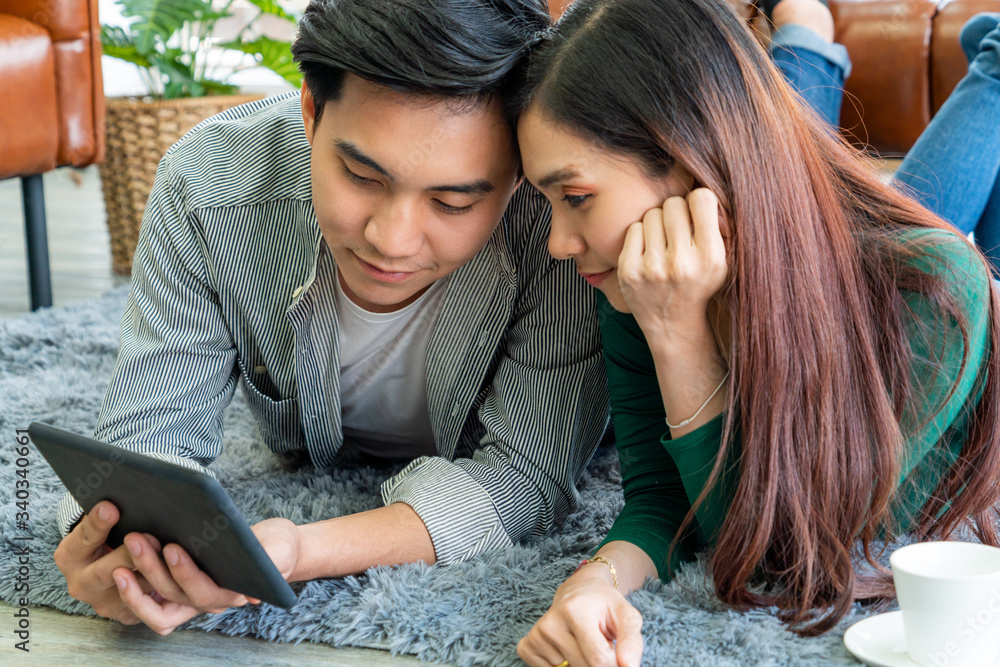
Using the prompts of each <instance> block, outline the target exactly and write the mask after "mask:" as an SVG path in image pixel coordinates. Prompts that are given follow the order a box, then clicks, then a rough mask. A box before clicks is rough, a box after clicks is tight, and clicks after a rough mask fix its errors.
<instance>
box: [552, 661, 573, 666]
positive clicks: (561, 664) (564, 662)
mask: <svg viewBox="0 0 1000 667" xmlns="http://www.w3.org/2000/svg"><path fill="white" fill-rule="evenodd" d="M552 667H569V660H563V661H562V662H560V663H559V664H558V665H552Z"/></svg>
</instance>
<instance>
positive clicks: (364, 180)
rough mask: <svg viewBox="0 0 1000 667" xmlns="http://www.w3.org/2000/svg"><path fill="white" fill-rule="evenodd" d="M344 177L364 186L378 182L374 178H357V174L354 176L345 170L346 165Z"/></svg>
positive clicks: (348, 170) (351, 172)
mask: <svg viewBox="0 0 1000 667" xmlns="http://www.w3.org/2000/svg"><path fill="white" fill-rule="evenodd" d="M344 175H345V176H347V178H349V179H351V180H352V181H354V182H355V183H361V184H364V185H370V184H372V183H377V182H378V181H376V180H375V179H374V178H365V177H364V176H359V175H358V174H355V173H354V172H353V171H351V170H350V169H348V168H347V165H346V164H345V165H344Z"/></svg>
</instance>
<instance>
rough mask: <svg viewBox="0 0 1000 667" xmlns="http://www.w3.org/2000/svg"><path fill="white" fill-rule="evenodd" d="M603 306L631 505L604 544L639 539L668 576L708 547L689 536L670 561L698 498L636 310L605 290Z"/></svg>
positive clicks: (610, 378) (599, 298) (616, 419)
mask: <svg viewBox="0 0 1000 667" xmlns="http://www.w3.org/2000/svg"><path fill="white" fill-rule="evenodd" d="M597 304H598V313H599V319H600V323H601V337H602V341H603V345H604V361H605V364H606V366H607V370H608V390H609V392H610V395H611V419H612V422H613V424H614V431H615V441H616V446H617V448H618V458H619V461H620V462H621V471H622V488H623V491H624V494H625V507H624V508H623V509H622V511H621V513H620V514H619V515H618V518H617V519H616V520H615V523H614V525H613V526H612V527H611V530H610V531H609V532H608V535H607V537H606V538H605V540H604V541H603V542H602V543H601V546H603V545H604V544H606V543H608V542H612V541H616V540H623V541H625V542H630V543H632V544H634V545H636V546H637V547H639V548H640V549H642V550H643V551H644V552H645V553H646V554H647V555H648V556H649V557H650V559H652V561H653V562H654V563H655V564H656V568H657V572H658V574H659V576H660V578H661V579H664V580H666V579H669V578H670V577H671V576H672V575H673V574H674V573H676V570H677V567H678V565H679V564H680V563H681V562H683V561H688V560H692V559H693V558H694V553H695V551H696V550H697V549H698V548H699V547H700V546H702V545H701V544H700V543H699V541H698V540H697V539H695V537H694V535H690V534H689V535H688V536H687V537H686V538H685V539H682V540H678V542H677V545H676V546H675V548H674V550H673V554H672V555H671V556H670V558H669V561H668V555H670V554H669V552H670V546H671V544H672V543H673V541H674V538H675V536H676V535H677V531H678V530H679V528H680V525H681V522H682V521H683V520H684V517H685V516H687V513H688V512H689V511H690V509H691V503H690V501H689V499H688V495H687V493H686V492H685V487H684V484H683V480H682V479H681V475H680V472H679V471H678V469H677V465H676V464H675V463H674V460H673V458H672V457H671V456H670V455H669V454H668V453H667V451H666V450H665V449H664V448H663V446H662V445H661V444H660V441H661V438H662V437H663V435H664V431H665V430H666V424H665V421H664V420H665V417H666V416H665V414H664V411H663V400H662V399H661V398H660V388H659V384H658V383H657V380H656V370H655V368H654V366H653V358H652V355H651V354H650V351H649V348H648V346H647V345H646V341H645V338H644V337H643V335H642V331H641V330H640V329H639V326H638V325H637V324H636V322H635V319H634V318H633V317H632V316H630V315H625V314H622V313H618V312H616V311H615V310H614V309H613V308H612V307H611V305H610V304H609V303H608V301H607V299H606V298H604V296H603V295H602V294H598V295H597Z"/></svg>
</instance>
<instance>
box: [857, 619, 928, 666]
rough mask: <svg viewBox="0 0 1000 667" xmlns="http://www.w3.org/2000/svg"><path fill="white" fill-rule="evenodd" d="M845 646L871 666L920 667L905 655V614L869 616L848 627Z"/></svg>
mask: <svg viewBox="0 0 1000 667" xmlns="http://www.w3.org/2000/svg"><path fill="white" fill-rule="evenodd" d="M844 645H845V646H847V650H848V651H850V652H851V653H852V654H854V657H855V658H857V659H858V660H860V661H861V662H863V663H865V664H866V665H870V666H871V667H920V665H919V664H918V663H916V662H914V661H913V660H911V659H910V656H909V654H908V653H907V652H906V635H905V634H904V632H903V612H901V611H890V612H889V613H886V614H879V615H877V616H870V617H868V618H866V619H864V620H863V621H858V622H857V623H855V624H854V625H852V626H851V627H849V628H847V632H846V633H844Z"/></svg>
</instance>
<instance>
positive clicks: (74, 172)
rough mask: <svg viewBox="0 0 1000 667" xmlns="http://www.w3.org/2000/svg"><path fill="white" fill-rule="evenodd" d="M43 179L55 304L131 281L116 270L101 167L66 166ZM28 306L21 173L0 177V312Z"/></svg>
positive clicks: (17, 312)
mask: <svg viewBox="0 0 1000 667" xmlns="http://www.w3.org/2000/svg"><path fill="white" fill-rule="evenodd" d="M43 180H44V183H45V186H44V188H45V212H46V217H47V226H48V239H49V263H50V265H51V271H52V302H53V305H55V306H61V305H65V304H67V303H72V302H74V301H81V300H84V299H89V298H91V297H95V296H97V295H99V294H101V293H102V292H104V291H105V290H107V289H108V288H110V287H112V286H114V285H118V284H121V283H123V282H127V278H122V277H121V276H116V275H115V274H114V273H113V272H112V271H111V247H110V243H109V241H108V228H107V224H106V222H105V218H104V200H103V199H102V194H101V184H100V178H99V176H98V173H97V167H87V168H86V169H82V170H78V169H72V168H69V167H64V168H62V169H56V170H55V171H50V172H48V173H47V174H45V175H44V177H43ZM29 309H30V306H29V299H28V269H27V260H26V258H25V248H24V209H23V206H22V201H21V179H19V178H13V179H8V180H5V181H0V317H17V316H20V315H23V314H24V313H27V312H28V311H29Z"/></svg>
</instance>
